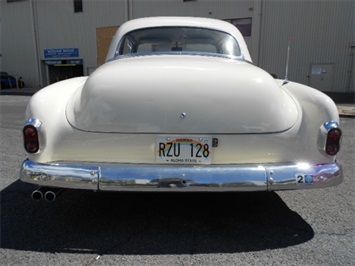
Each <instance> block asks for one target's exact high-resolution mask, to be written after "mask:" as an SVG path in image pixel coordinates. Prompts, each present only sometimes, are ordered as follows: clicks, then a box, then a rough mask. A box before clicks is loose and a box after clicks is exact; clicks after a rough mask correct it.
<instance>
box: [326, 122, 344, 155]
mask: <svg viewBox="0 0 355 266" xmlns="http://www.w3.org/2000/svg"><path fill="white" fill-rule="evenodd" d="M340 138H341V130H340V129H339V128H332V129H331V130H329V132H328V134H327V141H326V144H325V152H326V153H327V154H328V155H331V156H334V155H336V154H337V153H338V152H339V150H340Z"/></svg>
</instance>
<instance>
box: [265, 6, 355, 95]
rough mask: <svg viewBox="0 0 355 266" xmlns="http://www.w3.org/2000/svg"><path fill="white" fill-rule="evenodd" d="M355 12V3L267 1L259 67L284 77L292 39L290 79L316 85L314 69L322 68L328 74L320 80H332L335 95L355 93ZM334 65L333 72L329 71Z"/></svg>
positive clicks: (315, 70)
mask: <svg viewBox="0 0 355 266" xmlns="http://www.w3.org/2000/svg"><path fill="white" fill-rule="evenodd" d="M354 7H355V2H354V1H349V0H345V1H343V0H337V1H319V0H318V1H317V0H315V1H295V0H283V1H264V2H263V19H262V29H261V31H262V35H261V42H260V47H261V51H260V61H259V65H260V66H261V67H262V68H264V69H266V70H268V71H269V72H271V73H275V74H277V75H278V76H279V77H284V76H285V65H286V58H287V47H288V43H289V39H290V38H292V40H291V41H290V43H291V44H290V57H289V74H288V78H289V79H290V80H294V81H298V82H300V83H303V84H311V81H312V80H311V79H312V67H311V65H312V64H314V65H320V66H324V68H323V70H322V71H323V72H324V71H326V72H327V73H323V75H324V77H319V79H322V78H323V79H324V82H326V78H332V79H333V80H332V81H330V83H331V84H332V88H331V90H332V91H337V92H349V91H354V90H355V89H354V86H353V85H352V84H351V76H353V75H352V74H353V72H354V69H351V65H352V63H351V62H352V60H353V58H352V56H351V53H352V48H351V44H352V43H353V38H354V33H355V30H354V29H355V25H354ZM330 66H332V68H333V70H332V71H333V73H330V72H331V71H330V70H329V71H327V69H326V68H327V67H330ZM313 74H314V75H313V78H315V79H317V78H318V77H317V76H319V72H318V73H317V66H316V67H313ZM327 74H328V76H329V77H327ZM330 75H332V77H330ZM352 78H353V77H352ZM324 85H325V84H324ZM322 87H323V86H322V85H319V87H318V89H320V90H325V91H328V90H327V89H323V88H322ZM325 87H326V86H325Z"/></svg>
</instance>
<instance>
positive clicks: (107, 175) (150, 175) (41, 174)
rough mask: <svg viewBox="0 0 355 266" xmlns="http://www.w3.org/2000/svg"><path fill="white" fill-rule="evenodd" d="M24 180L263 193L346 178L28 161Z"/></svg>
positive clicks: (332, 170) (300, 171) (308, 170)
mask: <svg viewBox="0 0 355 266" xmlns="http://www.w3.org/2000/svg"><path fill="white" fill-rule="evenodd" d="M20 179H21V180H22V181H23V182H27V183H32V184H37V185H39V186H46V187H60V188H73V189H90V190H104V191H190V192H192V191H263V190H286V189H308V188H323V187H329V186H335V185H337V184H340V183H341V182H342V180H343V174H342V167H341V165H340V164H338V163H336V162H334V163H327V164H320V165H308V164H305V163H303V164H289V163H285V164H269V165H255V164H251V165H208V166H174V165H143V164H140V165H136V164H97V165H94V164H79V163H78V164H74V163H50V164H41V163H36V162H32V161H30V160H25V161H24V162H23V164H22V168H21V172H20Z"/></svg>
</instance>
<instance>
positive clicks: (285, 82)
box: [282, 37, 292, 85]
mask: <svg viewBox="0 0 355 266" xmlns="http://www.w3.org/2000/svg"><path fill="white" fill-rule="evenodd" d="M291 41H292V37H290V38H289V39H288V45H287V59H286V71H285V72H286V73H285V79H284V82H283V83H282V85H285V84H287V83H289V80H288V64H289V62H290V48H291Z"/></svg>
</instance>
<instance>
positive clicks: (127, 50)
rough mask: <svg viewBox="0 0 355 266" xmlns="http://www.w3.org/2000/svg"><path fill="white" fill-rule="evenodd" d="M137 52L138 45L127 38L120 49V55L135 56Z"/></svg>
mask: <svg viewBox="0 0 355 266" xmlns="http://www.w3.org/2000/svg"><path fill="white" fill-rule="evenodd" d="M136 52H137V48H136V45H135V44H134V42H133V41H132V40H131V39H130V38H128V37H126V38H125V39H124V41H123V43H122V45H121V49H120V54H123V55H125V54H133V53H136Z"/></svg>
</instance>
